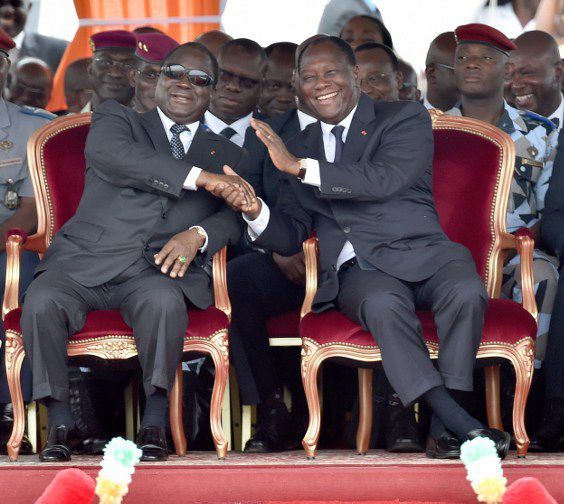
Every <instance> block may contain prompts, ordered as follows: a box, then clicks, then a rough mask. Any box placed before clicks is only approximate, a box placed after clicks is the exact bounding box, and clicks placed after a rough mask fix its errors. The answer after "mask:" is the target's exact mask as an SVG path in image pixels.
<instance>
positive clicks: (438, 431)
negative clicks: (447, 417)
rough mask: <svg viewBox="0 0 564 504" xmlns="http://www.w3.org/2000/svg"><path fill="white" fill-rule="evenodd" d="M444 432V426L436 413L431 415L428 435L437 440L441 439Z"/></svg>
mask: <svg viewBox="0 0 564 504" xmlns="http://www.w3.org/2000/svg"><path fill="white" fill-rule="evenodd" d="M445 431H446V427H445V424H444V423H443V421H442V420H441V419H440V418H439V417H438V415H437V414H436V413H433V415H432V416H431V426H430V427H429V433H430V434H431V436H432V437H434V438H435V439H437V438H439V437H441V436H442V435H443V434H444V433H445Z"/></svg>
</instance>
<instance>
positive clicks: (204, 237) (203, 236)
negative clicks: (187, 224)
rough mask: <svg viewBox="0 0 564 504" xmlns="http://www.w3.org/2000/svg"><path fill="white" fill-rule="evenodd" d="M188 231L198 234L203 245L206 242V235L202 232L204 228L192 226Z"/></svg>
mask: <svg viewBox="0 0 564 504" xmlns="http://www.w3.org/2000/svg"><path fill="white" fill-rule="evenodd" d="M190 229H195V230H196V233H198V234H199V235H200V236H201V237H202V238H203V239H204V243H206V240H207V239H208V235H207V233H206V232H205V231H204V228H203V227H202V226H193V227H191V228H190Z"/></svg>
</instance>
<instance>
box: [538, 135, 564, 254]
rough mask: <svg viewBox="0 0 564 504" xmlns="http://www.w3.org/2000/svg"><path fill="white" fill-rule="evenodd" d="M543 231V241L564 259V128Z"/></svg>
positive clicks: (549, 189)
mask: <svg viewBox="0 0 564 504" xmlns="http://www.w3.org/2000/svg"><path fill="white" fill-rule="evenodd" d="M541 233H542V240H543V243H544V244H545V245H546V246H548V247H549V249H551V250H553V251H554V253H555V254H556V255H557V256H558V258H559V259H560V260H561V261H562V260H563V259H564V129H562V130H560V134H559V135H558V150H557V152H556V159H555V160H554V167H553V169H552V177H551V178H550V184H549V186H548V191H547V193H546V200H545V207H544V210H543V212H542V218H541Z"/></svg>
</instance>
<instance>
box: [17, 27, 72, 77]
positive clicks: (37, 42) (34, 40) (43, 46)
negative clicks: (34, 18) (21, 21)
mask: <svg viewBox="0 0 564 504" xmlns="http://www.w3.org/2000/svg"><path fill="white" fill-rule="evenodd" d="M68 45H69V43H68V42H67V41H66V40H61V39H58V38H54V37H46V36H45V35H40V34H39V33H26V34H25V36H24V39H23V41H22V47H21V49H20V52H19V53H18V59H22V58H25V57H26V56H33V57H34V58H39V59H41V60H43V61H44V62H45V63H47V64H48V65H49V66H50V67H51V71H52V72H53V75H55V72H56V71H57V68H58V67H59V63H60V62H61V58H62V57H63V54H65V51H66V49H67V46H68Z"/></svg>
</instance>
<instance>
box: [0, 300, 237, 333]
mask: <svg viewBox="0 0 564 504" xmlns="http://www.w3.org/2000/svg"><path fill="white" fill-rule="evenodd" d="M20 316H21V308H17V309H16V310H12V311H11V312H10V313H8V314H7V315H6V318H5V319H4V328H5V329H6V330H10V331H14V332H16V333H18V334H21V326H20ZM188 320H189V323H188V328H187V329H186V337H187V338H194V337H199V338H209V337H211V336H212V335H213V334H215V333H217V332H218V331H221V330H225V329H226V328H227V327H229V320H228V318H227V315H225V313H224V312H222V311H221V310H218V309H217V308H216V307H215V306H211V307H210V308H208V309H207V310H197V309H190V310H188ZM109 335H112V336H133V331H132V330H131V328H130V327H129V326H128V325H127V324H126V323H125V322H124V321H123V319H122V318H121V315H120V314H119V312H118V311H115V310H111V311H109V310H108V311H105V310H98V311H93V312H90V313H89V314H88V316H87V317H86V323H85V324H84V329H83V330H82V331H80V332H79V333H76V334H75V335H74V336H73V337H72V338H71V340H72V341H87V340H89V339H94V338H101V337H103V336H109Z"/></svg>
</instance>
